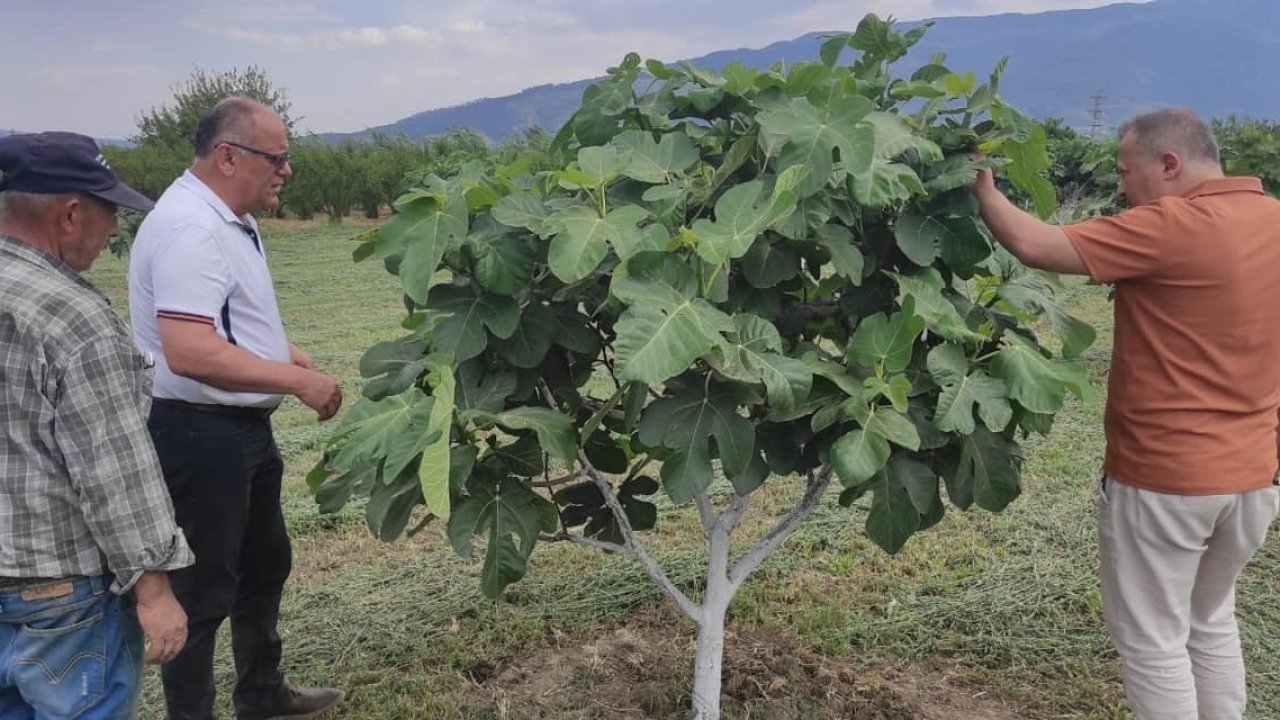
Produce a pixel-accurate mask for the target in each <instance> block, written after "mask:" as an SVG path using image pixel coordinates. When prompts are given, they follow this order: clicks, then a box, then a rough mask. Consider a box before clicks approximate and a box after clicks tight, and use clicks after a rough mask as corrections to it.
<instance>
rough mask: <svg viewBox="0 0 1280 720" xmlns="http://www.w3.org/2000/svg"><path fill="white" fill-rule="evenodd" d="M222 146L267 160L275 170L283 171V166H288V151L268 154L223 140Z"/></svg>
mask: <svg viewBox="0 0 1280 720" xmlns="http://www.w3.org/2000/svg"><path fill="white" fill-rule="evenodd" d="M222 144H223V145H230V146H231V147H233V148H239V149H240V150H243V151H245V152H247V153H253V154H254V155H258V156H260V157H264V158H266V159H267V162H269V163H271V165H272V166H274V167H275V169H276V170H283V169H284V166H285V165H288V164H289V153H288V151H285V152H282V153H269V152H267V151H266V150H259V149H258V148H252V147H249V146H248V145H241V144H240V143H237V142H231V141H230V140H223V141H222Z"/></svg>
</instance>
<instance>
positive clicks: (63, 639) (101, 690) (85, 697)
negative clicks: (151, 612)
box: [0, 577, 142, 720]
mask: <svg viewBox="0 0 1280 720" xmlns="http://www.w3.org/2000/svg"><path fill="white" fill-rule="evenodd" d="M108 585H109V581H108V580H106V579H104V578H100V577H92V578H81V579H79V580H76V581H74V583H73V585H72V590H71V592H70V593H67V594H65V595H62V596H61V597H55V598H47V599H31V600H24V599H22V594H23V593H21V592H19V591H17V590H7V591H4V592H0V720H73V719H74V720H128V719H129V718H132V717H134V714H135V712H136V708H137V699H138V689H139V687H140V686H141V683H142V628H141V627H140V626H139V625H138V615H137V611H136V610H135V609H134V608H135V606H134V602H133V597H132V596H127V597H120V596H117V595H114V594H112V593H111V592H109V591H108V590H107V587H108Z"/></svg>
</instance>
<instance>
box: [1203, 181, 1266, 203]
mask: <svg viewBox="0 0 1280 720" xmlns="http://www.w3.org/2000/svg"><path fill="white" fill-rule="evenodd" d="M1236 192H1247V193H1253V194H1255V195H1262V194H1263V192H1262V180H1259V179H1258V178H1256V177H1224V178H1213V179H1212V180H1205V181H1204V182H1202V183H1200V184H1199V185H1196V186H1195V187H1193V188H1191V190H1189V191H1187V194H1186V195H1185V196H1184V197H1185V198H1186V199H1188V200H1194V199H1196V198H1198V197H1204V196H1206V195H1224V194H1226V193H1236Z"/></svg>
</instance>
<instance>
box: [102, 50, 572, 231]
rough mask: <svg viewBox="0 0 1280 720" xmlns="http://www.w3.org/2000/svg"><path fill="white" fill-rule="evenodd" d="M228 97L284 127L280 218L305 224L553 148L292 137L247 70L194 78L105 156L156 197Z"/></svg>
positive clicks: (281, 100)
mask: <svg viewBox="0 0 1280 720" xmlns="http://www.w3.org/2000/svg"><path fill="white" fill-rule="evenodd" d="M228 95H243V96H246V97H251V98H253V99H255V100H258V101H259V102H261V103H263V104H265V105H267V106H268V107H271V108H273V109H274V110H275V111H276V112H278V113H279V114H280V117H281V118H282V119H283V120H284V122H285V126H286V128H288V130H289V133H290V141H291V142H290V158H291V160H290V165H291V166H292V167H293V171H294V175H293V178H292V179H291V180H290V181H289V182H288V183H286V184H285V186H284V189H283V191H282V192H281V197H280V201H281V204H280V210H279V212H280V214H281V215H282V216H287V217H293V218H298V219H303V220H309V219H311V218H313V217H315V216H316V215H325V216H327V217H328V219H329V221H330V222H334V223H340V222H342V219H343V218H345V217H347V216H349V215H350V214H352V213H353V212H359V213H361V214H363V215H364V216H366V217H370V218H376V217H378V216H379V214H381V213H385V212H388V211H389V209H390V207H391V205H392V203H393V202H394V201H395V199H396V198H397V197H399V196H400V195H401V194H403V193H404V192H405V191H406V190H407V189H409V188H410V187H412V186H413V185H414V184H416V182H417V180H418V179H419V178H421V177H422V176H424V175H425V174H437V175H441V176H448V175H453V174H456V173H457V172H458V171H459V170H460V169H461V168H462V167H463V166H465V165H466V164H467V163H468V162H471V161H474V160H490V159H494V160H503V159H505V160H507V161H512V160H515V159H517V158H518V157H520V156H528V157H530V158H531V159H532V158H536V157H537V156H538V154H539V153H542V152H545V150H546V148H547V147H548V145H549V144H550V141H551V138H550V135H548V134H547V133H546V132H545V131H543V130H541V129H540V128H533V129H530V130H526V131H525V132H524V133H522V134H520V135H517V136H515V137H514V138H512V139H509V140H508V141H506V142H504V143H502V144H499V145H491V144H490V143H488V142H487V141H486V140H485V139H484V138H483V137H481V136H480V135H479V134H478V133H476V132H474V131H471V130H458V131H456V132H453V133H450V134H448V135H442V136H438V137H431V138H426V139H424V140H421V141H415V140H412V139H410V138H408V137H406V136H403V135H399V136H389V135H380V134H375V135H374V136H373V137H372V138H370V139H369V140H367V141H362V142H353V141H347V142H344V143H341V144H330V143H327V142H325V141H324V140H323V139H321V138H320V137H318V136H316V135H305V136H299V135H297V134H295V133H294V127H295V124H296V119H295V118H294V117H292V115H291V114H290V109H291V104H290V102H289V100H288V98H287V97H286V96H285V94H284V92H283V91H281V90H278V89H276V88H275V87H274V86H273V85H272V84H271V82H270V81H269V80H268V79H267V77H266V74H265V73H264V72H263V70H262V69H260V68H258V67H255V66H250V67H249V68H247V69H245V70H243V71H242V70H235V69H233V70H231V71H228V72H223V73H216V74H215V73H209V72H206V71H204V70H196V71H194V72H193V73H192V75H191V77H190V78H188V80H187V81H186V82H185V83H183V84H181V85H179V86H177V87H175V88H173V101H172V103H171V104H170V105H166V106H164V107H161V108H152V109H151V110H150V111H148V112H146V113H145V114H144V115H142V116H141V117H140V118H139V120H138V132H137V134H136V135H134V136H133V137H131V138H130V140H131V142H133V144H134V145H133V147H119V146H109V147H106V148H104V149H103V153H104V154H105V155H106V156H107V159H108V160H109V161H110V162H111V165H112V167H113V168H115V170H116V172H117V173H118V174H119V175H120V177H121V178H122V179H123V180H124V181H125V182H126V183H128V184H130V185H132V186H133V187H135V188H137V189H138V190H139V191H141V192H143V193H144V194H146V195H148V196H150V197H153V198H154V197H159V196H160V194H161V193H162V192H164V189H165V188H166V187H168V186H169V183H171V182H173V179H174V178H175V177H177V176H178V175H179V174H181V173H182V171H183V169H185V168H186V167H187V166H189V165H190V164H191V159H192V156H193V155H194V152H195V150H194V137H195V130H196V125H197V123H198V122H199V119H200V116H201V115H202V114H203V113H204V112H205V111H206V110H208V109H209V108H210V107H212V106H213V105H214V104H215V103H217V102H218V100H220V99H222V98H224V97H227V96H228Z"/></svg>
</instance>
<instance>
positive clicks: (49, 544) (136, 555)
mask: <svg viewBox="0 0 1280 720" xmlns="http://www.w3.org/2000/svg"><path fill="white" fill-rule="evenodd" d="M146 366H147V363H146V362H144V360H143V358H142V356H141V355H140V354H139V353H138V351H137V350H136V349H135V348H134V345H133V342H132V339H131V337H130V334H129V332H128V330H127V328H126V327H125V324H124V321H123V320H121V319H120V317H119V316H118V315H117V314H116V313H115V311H114V310H113V309H112V308H111V305H110V302H109V301H108V300H107V298H106V297H105V296H103V295H102V293H100V292H99V291H98V290H97V289H96V288H95V287H94V286H93V285H91V284H90V283H89V282H88V281H86V280H84V279H83V278H81V277H80V275H79V274H78V273H76V272H75V271H74V270H72V269H71V268H70V267H68V266H67V265H65V264H64V263H62V262H61V261H59V260H57V259H55V258H53V257H51V256H49V255H47V254H45V253H43V252H41V251H39V250H37V249H35V248H33V247H31V246H30V245H27V244H25V243H22V242H20V241H18V240H15V239H13V238H9V237H6V236H3V235H0V393H2V394H0V426H2V427H3V429H4V431H3V432H2V433H0V578H3V579H5V580H15V579H21V578H65V577H75V576H93V575H103V574H107V573H110V574H112V575H114V576H115V581H114V583H113V584H112V590H113V591H114V592H117V593H123V592H126V591H127V590H129V589H130V588H131V587H133V584H134V583H135V582H137V579H138V577H139V576H141V574H142V573H143V572H144V571H149V570H154V571H163V570H174V569H177V568H181V567H186V566H188V565H190V564H192V563H193V562H194V561H195V557H194V556H193V555H192V553H191V549H190V548H189V547H188V546H187V542H186V538H185V537H184V536H183V534H182V532H181V531H180V530H179V529H178V526H177V524H176V523H175V522H174V516H173V504H172V502H171V501H170V499H169V493H168V490H167V488H166V487H165V484H164V479H163V477H162V476H161V474H160V464H159V461H158V460H157V459H156V454H155V450H154V448H153V447H152V445H151V437H150V435H149V434H148V432H147V415H148V413H149V411H150V402H151V399H150V395H151V392H150V390H151V388H150V385H151V382H150V375H149V373H148V371H147V370H146Z"/></svg>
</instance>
